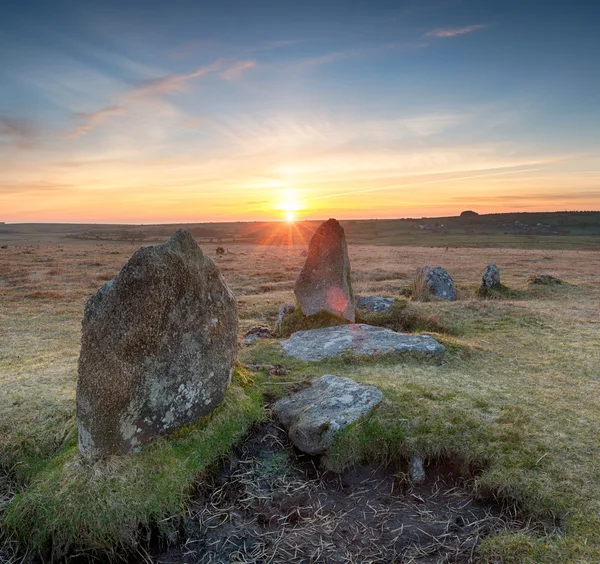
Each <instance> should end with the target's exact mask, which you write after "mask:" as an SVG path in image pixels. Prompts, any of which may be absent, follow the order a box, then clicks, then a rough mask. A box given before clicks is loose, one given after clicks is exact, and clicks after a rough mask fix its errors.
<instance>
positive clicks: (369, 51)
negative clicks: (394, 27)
mask: <svg viewBox="0 0 600 564" xmlns="http://www.w3.org/2000/svg"><path fill="white" fill-rule="evenodd" d="M428 45H429V43H427V42H426V41H422V40H421V41H408V42H388V43H380V44H376V45H369V46H366V47H362V48H360V49H342V50H339V51H333V52H331V53H326V54H324V55H318V56H315V57H310V58H308V59H305V60H303V61H300V62H299V63H298V64H297V65H293V66H292V67H291V69H292V70H293V71H294V72H296V71H302V70H312V69H313V68H315V67H319V66H322V65H329V64H333V63H339V62H342V61H353V60H361V59H366V58H369V57H377V56H380V55H384V54H387V53H392V52H397V53H402V52H406V51H416V50H417V49H423V48H425V47H428Z"/></svg>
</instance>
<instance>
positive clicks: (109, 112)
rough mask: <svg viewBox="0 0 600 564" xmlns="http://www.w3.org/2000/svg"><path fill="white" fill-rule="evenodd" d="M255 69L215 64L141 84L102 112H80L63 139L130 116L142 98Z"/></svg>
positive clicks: (234, 77)
mask: <svg viewBox="0 0 600 564" xmlns="http://www.w3.org/2000/svg"><path fill="white" fill-rule="evenodd" d="M255 66H256V61H252V60H241V61H224V60H220V59H218V60H216V61H214V62H213V63H211V64H210V65H206V66H203V67H199V68H197V69H196V70H195V71H193V72H190V73H184V74H170V75H165V76H159V77H156V78H152V79H148V80H143V81H141V82H138V83H137V84H136V85H135V86H133V87H132V88H130V89H129V90H127V91H125V92H123V93H122V94H121V96H120V98H119V101H118V103H117V104H114V105H111V106H107V107H105V108H101V109H99V110H96V111H94V112H85V113H83V112H79V113H76V114H73V118H74V119H75V120H77V121H78V122H79V125H77V126H76V127H75V128H74V129H73V130H72V131H71V132H70V133H68V134H66V135H64V136H63V139H76V138H78V137H82V136H83V135H87V134H88V133H89V132H90V131H92V130H93V129H95V128H96V127H98V126H99V125H101V124H102V123H104V122H105V121H106V120H107V119H109V118H111V117H113V116H116V115H123V114H127V113H129V112H130V110H131V109H132V107H134V105H135V103H136V102H138V101H139V100H140V99H142V98H160V97H161V96H165V95H166V94H170V93H173V92H182V91H184V90H186V88H187V87H188V83H189V82H190V81H192V80H194V79H197V78H200V77H203V76H206V75H209V74H211V73H218V75H219V76H220V77H221V78H222V79H224V80H230V81H232V80H237V79H239V78H240V77H241V76H242V74H243V73H244V72H245V71H246V70H248V69H251V68H253V67H255Z"/></svg>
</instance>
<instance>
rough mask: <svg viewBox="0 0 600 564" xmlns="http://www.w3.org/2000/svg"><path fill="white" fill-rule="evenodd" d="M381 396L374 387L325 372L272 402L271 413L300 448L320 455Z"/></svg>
mask: <svg viewBox="0 0 600 564" xmlns="http://www.w3.org/2000/svg"><path fill="white" fill-rule="evenodd" d="M382 399H383V393H382V391H381V390H380V389H379V388H376V387H375V386H363V385H361V384H357V383H356V382H354V380H350V378H341V377H338V376H333V375H331V374H326V375H325V376H321V378H314V379H313V380H312V382H311V385H310V387H308V388H305V389H303V390H300V391H299V392H296V393H294V394H292V395H290V396H287V397H285V398H282V399H280V400H278V401H277V402H276V403H275V406H274V412H275V414H276V415H277V417H278V418H279V420H280V421H281V423H282V425H283V426H284V427H285V428H286V429H287V431H288V434H289V437H290V439H291V441H292V442H293V443H294V444H295V445H296V447H298V448H299V449H300V450H301V451H303V452H307V453H309V454H313V455H315V454H324V453H325V452H326V451H327V449H328V447H329V446H330V445H331V442H332V441H333V438H334V436H335V434H336V433H337V432H338V431H339V430H340V429H343V428H344V427H346V426H347V425H349V424H350V423H353V422H354V421H356V420H358V419H360V418H361V417H363V416H365V415H367V414H368V413H369V412H370V411H371V410H372V409H373V408H374V407H375V406H376V405H378V404H379V403H380V402H381V400H382Z"/></svg>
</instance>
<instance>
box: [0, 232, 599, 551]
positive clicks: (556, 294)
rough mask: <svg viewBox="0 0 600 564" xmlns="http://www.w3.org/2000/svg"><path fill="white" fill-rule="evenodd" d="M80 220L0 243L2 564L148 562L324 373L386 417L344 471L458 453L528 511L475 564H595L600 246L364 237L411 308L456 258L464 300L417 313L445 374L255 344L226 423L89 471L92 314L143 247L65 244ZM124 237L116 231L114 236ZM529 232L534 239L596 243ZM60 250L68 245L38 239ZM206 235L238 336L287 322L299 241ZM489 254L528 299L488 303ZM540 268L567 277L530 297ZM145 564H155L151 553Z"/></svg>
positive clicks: (367, 272)
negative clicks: (271, 411)
mask: <svg viewBox="0 0 600 564" xmlns="http://www.w3.org/2000/svg"><path fill="white" fill-rule="evenodd" d="M359 223H360V224H361V225H362V224H363V223H364V224H367V225H368V226H369V228H370V227H371V226H375V227H376V228H377V229H379V230H380V231H382V232H383V231H385V229H384V228H385V227H387V228H389V231H393V229H392V227H391V226H393V225H394V222H383V221H382V222H357V225H355V226H354V229H355V231H354V234H353V231H352V229H353V228H352V226H351V227H349V228H348V231H349V237H350V239H351V240H354V239H355V238H357V237H367V234H366V230H367V228H366V227H364V225H362V227H360V225H358V224H359ZM240 225H241V226H244V225H247V224H240ZM203 227H204V226H203ZM359 227H360V229H363V230H364V231H365V233H362V234H361V231H360V229H359ZM83 228H84V227H83V226H68V227H65V226H52V228H49V227H43V228H42V227H39V226H38V227H28V228H27V229H28V230H29V231H27V230H24V229H23V227H18V226H17V227H13V226H0V229H2V230H3V231H5V232H4V233H2V235H1V236H2V237H3V239H2V245H8V246H7V248H4V249H0V522H2V523H4V525H6V527H5V528H2V529H0V561H2V559H3V558H4V559H5V561H7V562H11V561H12V562H18V561H19V560H18V559H17V554H20V555H23V553H24V551H26V550H28V549H29V550H31V551H33V552H31V554H32V555H35V554H36V551H38V550H41V552H40V553H39V554H41V555H42V556H44V557H45V558H46V559H48V558H49V556H50V555H52V554H54V556H55V557H56V558H57V559H59V560H60V559H61V558H62V557H63V556H64V555H65V552H64V551H67V552H68V554H77V553H83V554H91V555H96V556H97V557H98V558H100V560H101V561H104V560H105V559H106V558H107V555H110V554H112V555H113V556H115V555H118V554H131V551H132V550H133V551H135V550H140V551H142V550H145V549H144V547H145V546H146V545H145V544H144V540H143V539H144V538H147V537H145V536H144V535H146V534H148V531H149V530H156V529H158V530H159V531H161V533H162V534H164V535H166V536H167V537H168V536H169V535H175V537H174V538H179V537H177V535H178V534H180V533H178V532H177V531H179V529H178V527H179V525H178V523H180V522H181V521H180V519H183V517H181V516H184V517H185V518H186V519H188V518H189V513H188V509H189V506H190V504H191V503H192V500H193V499H194V497H193V496H194V495H195V494H194V492H196V491H197V486H198V483H199V482H200V484H202V480H203V476H205V475H206V474H205V473H206V472H207V471H208V469H210V468H213V467H214V465H215V463H216V462H217V461H218V460H219V458H220V457H221V456H223V455H226V454H227V453H228V452H229V451H230V449H231V448H232V446H233V445H234V444H235V443H236V442H238V441H239V440H240V439H241V438H242V437H243V436H244V434H245V433H246V432H247V430H248V429H249V428H250V426H251V425H253V424H254V423H256V422H257V421H260V420H262V419H264V417H265V416H266V414H267V413H266V411H265V407H264V400H263V398H266V397H270V398H272V397H278V396H280V395H281V394H283V393H285V391H286V390H288V389H290V388H291V387H292V386H294V385H296V384H298V383H299V382H302V381H303V380H304V379H305V378H307V377H312V376H320V375H322V374H326V373H333V374H337V375H339V376H348V377H351V378H354V379H355V380H357V381H360V382H363V383H367V384H374V385H377V386H379V387H380V388H381V389H382V390H383V392H384V395H385V403H384V405H383V406H382V408H381V409H379V410H378V411H376V412H375V414H374V415H373V416H372V417H371V418H370V419H368V420H367V421H366V422H364V424H359V425H357V426H354V427H353V428H351V429H350V431H349V432H348V433H345V434H344V435H343V436H341V437H340V438H339V441H338V443H337V446H336V450H335V453H334V455H333V456H332V458H331V459H330V460H329V461H328V462H327V464H329V465H330V467H332V468H336V469H343V468H345V467H347V466H349V465H353V464H359V463H361V462H364V461H370V462H376V463H386V464H391V465H392V467H393V468H398V469H402V468H403V466H402V464H403V461H404V460H405V459H406V457H407V456H408V455H410V454H413V453H419V454H421V455H423V456H424V457H425V458H426V459H427V460H428V461H431V462H432V463H433V462H434V461H437V460H440V459H448V458H450V459H452V460H455V461H458V462H459V463H461V464H465V465H467V466H468V467H475V468H478V469H479V470H478V472H477V474H476V475H475V476H472V477H471V479H470V481H469V482H468V490H467V491H468V492H469V493H470V494H472V495H474V496H475V497H476V498H478V499H490V498H491V499H495V500H496V501H497V502H498V503H499V504H501V505H503V506H504V507H505V508H507V510H509V511H512V512H514V513H515V515H518V516H519V518H520V519H521V521H520V523H521V524H520V525H519V527H520V528H518V529H514V528H513V529H510V530H506V531H504V532H501V533H500V534H497V535H494V536H491V537H488V538H487V539H486V540H484V542H483V544H482V545H481V546H480V547H479V548H478V549H477V551H475V552H474V554H475V560H476V561H483V562H489V563H492V562H494V563H496V562H555V563H565V562H590V563H591V562H599V561H600V503H599V501H598V500H600V467H599V466H598V453H599V452H600V376H599V366H600V344H599V340H598V335H599V332H600V286H599V284H598V273H600V252H598V251H595V252H594V251H582V250H564V249H552V248H542V249H534V250H525V249H502V248H489V249H488V248H462V247H461V248H454V247H453V245H447V246H448V247H449V248H448V249H447V250H446V246H445V245H443V244H441V245H439V246H436V247H435V248H425V245H429V244H432V243H431V241H433V240H441V239H440V238H441V237H442V236H441V235H439V234H435V235H434V234H429V233H427V234H423V232H425V231H426V230H421V229H420V228H419V230H418V231H417V230H414V237H415V238H417V239H418V238H420V237H423V239H419V240H420V242H421V245H419V246H416V245H414V246H409V245H407V246H393V245H390V244H387V245H384V244H377V245H373V244H356V243H352V244H351V245H350V249H349V251H350V258H351V263H352V277H353V281H354V282H353V283H354V287H355V290H356V292H357V293H358V294H381V295H387V296H396V297H398V298H400V293H401V291H402V290H406V289H408V288H410V285H411V280H412V277H413V275H414V272H415V270H416V268H417V267H419V266H422V265H424V264H429V265H433V266H437V265H441V266H443V267H445V268H446V269H447V270H448V271H449V272H450V273H451V275H452V276H453V277H454V278H455V280H456V283H457V288H458V297H459V299H458V301H457V302H454V303H439V302H428V303H420V302H408V305H407V307H408V308H409V309H410V311H411V312H412V314H413V315H414V316H415V317H416V318H417V319H428V320H433V321H434V324H433V325H434V327H435V331H433V334H434V336H435V337H436V338H438V339H439V340H441V341H442V342H443V343H444V344H445V345H446V347H447V354H446V357H445V359H444V361H443V362H442V363H436V362H431V361H428V362H420V361H418V360H414V359H406V360H399V361H398V360H394V359H386V358H381V359H375V360H369V361H365V360H364V359H354V358H345V359H342V360H333V361H323V362H321V363H317V364H309V363H303V362H300V361H292V360H291V359H289V358H286V357H284V356H283V355H282V354H281V351H280V350H279V348H278V345H277V343H276V342H275V341H272V340H267V341H265V342H262V343H259V344H257V345H255V346H252V347H248V348H243V349H241V350H240V359H241V361H242V363H243V364H244V365H245V366H246V367H247V368H245V369H242V370H241V372H239V374H238V376H237V377H236V379H235V380H234V384H233V385H232V387H231V389H230V390H229V392H228V395H227V399H226V401H225V403H224V404H223V406H222V407H221V408H219V409H218V410H217V412H215V415H214V416H212V417H209V418H207V419H206V420H203V421H202V422H200V423H199V424H198V425H197V426H193V427H191V428H189V429H184V430H183V431H182V432H180V433H178V434H176V436H175V437H173V438H171V439H168V440H165V439H160V440H158V441H156V442H155V443H154V444H152V445H150V446H148V447H146V448H144V449H143V452H142V453H140V454H139V455H136V456H134V457H130V458H128V459H125V460H119V459H113V460H110V461H108V462H106V463H97V464H93V465H90V464H87V463H86V462H85V461H82V460H81V458H80V457H79V454H78V451H77V446H76V440H77V432H76V426H75V401H74V400H75V384H76V376H77V359H78V355H79V339H80V323H81V318H82V312H83V307H84V304H85V302H86V300H87V299H88V297H89V296H90V295H91V294H92V293H94V292H95V291H96V290H97V289H98V287H99V286H100V285H101V284H103V283H104V282H106V281H107V280H109V279H111V278H112V277H113V276H114V275H115V274H116V273H117V272H118V271H119V269H120V268H121V267H122V266H123V265H124V264H125V262H126V261H127V260H128V258H129V257H130V256H131V254H132V253H133V252H134V250H135V249H136V248H137V247H139V244H140V243H139V242H135V243H132V242H129V241H120V242H115V241H108V240H106V239H101V240H93V241H90V240H85V239H78V238H77V239H73V238H71V237H66V235H73V234H77V233H79V231H78V229H83ZM241 228H242V227H239V229H241ZM244 228H246V227H244ZM271 228H272V226H271ZM594 228H597V227H594ZM19 229H21V231H19ZM85 229H86V230H90V229H91V227H90V226H85ZM98 229H100V228H98ZM102 229H107V230H108V229H109V227H108V226H106V227H103V228H102ZM120 229H121V228H119V229H117V230H116V231H115V227H114V226H110V230H111V232H112V233H114V232H121V231H120ZM129 229H134V228H132V227H123V228H122V230H123V232H126V231H127V230H129ZM135 229H139V228H138V227H136V228H135ZM153 229H158V228H154V227H152V228H149V230H150V231H151V230H153ZM160 229H162V230H164V232H165V235H164V236H161V237H159V236H158V235H152V237H156V238H157V239H160V240H161V241H164V240H165V239H166V236H167V235H170V234H171V232H172V230H173V227H172V226H168V227H164V226H163V227H161V228H160ZM223 229H225V228H224V227H223ZM285 229H286V230H287V229H288V227H287V226H285ZM589 230H590V231H593V229H592V228H591V227H589ZM6 231H10V233H6ZM100 231H101V230H100ZM86 232H87V231H86ZM265 233H266V232H265ZM265 233H263V234H262V235H261V237H262V236H264V235H265ZM390 236H392V235H390ZM35 237H38V239H35ZM426 237H432V238H433V237H437V238H438V239H431V241H429V242H426V241H425V238H426ZM462 237H463V236H462V235H460V236H459V235H456V243H455V245H456V246H459V247H460V243H459V242H460V241H462V244H464V245H468V244H469V242H470V241H472V239H469V238H468V237H466V236H465V238H462ZM480 237H481V238H482V240H483V239H485V237H488V236H486V235H480ZM492 237H499V239H498V240H503V239H502V237H507V239H506V240H513V239H514V241H519V240H521V239H520V238H521V237H523V241H526V240H527V236H521V235H515V234H512V235H511V236H510V237H509V236H508V235H507V236H504V235H502V236H499V235H489V238H488V239H487V241H488V243H489V242H490V241H493V240H495V239H490V238H492ZM533 237H534V238H535V241H537V242H538V244H541V243H542V242H544V241H555V242H556V241H557V240H558V239H560V240H563V239H564V240H565V241H567V240H568V241H570V242H571V243H573V242H575V241H578V240H579V238H583V239H585V238H588V239H589V240H590V241H592V240H594V236H592V235H588V236H586V235H581V234H574V235H560V236H556V235H534V236H533ZM25 238H29V239H27V242H26V243H25V241H24V239H25ZM511 238H512V239H511ZM557 238H558V239H557ZM561 238H562V239H561ZM48 239H52V240H53V241H54V242H53V243H52V244H49V245H48V244H43V243H42V241H48ZM38 240H39V241H40V243H39V244H38V243H37V241H38ZM448 240H450V239H448ZM6 241H10V243H7V242H6ZM208 241H209V242H208V243H203V244H202V246H203V247H204V248H205V250H207V252H208V253H209V254H210V255H211V256H212V257H213V259H214V260H215V262H216V263H217V264H218V266H219V268H220V269H221V272H222V274H223V276H224V277H225V279H226V280H227V282H228V284H229V285H230V286H231V288H232V290H233V292H234V294H235V295H236V297H237V299H238V306H239V316H240V336H242V335H243V333H244V332H245V331H246V330H247V329H248V328H249V327H250V326H252V325H255V324H272V323H273V322H274V320H275V319H276V316H277V311H278V308H279V306H280V305H281V304H284V303H292V301H293V294H292V289H293V284H294V279H295V277H296V276H297V274H298V272H299V270H300V268H301V265H302V262H303V260H304V259H303V258H302V256H301V251H302V250H303V249H304V248H305V245H304V243H302V244H297V245H294V246H284V245H281V244H277V245H274V246H270V247H269V246H264V245H258V244H249V243H247V242H246V243H242V242H239V243H237V242H236V243H231V242H227V243H226V244H225V245H224V246H225V247H226V248H227V252H226V254H224V255H222V256H216V255H215V252H214V247H215V246H216V244H217V241H216V240H213V242H212V243H210V238H209V239H208ZM398 241H399V239H398ZM378 243H379V242H378ZM588 246H589V247H592V246H593V245H591V244H590V245H588ZM596 246H598V245H596ZM491 262H494V263H496V264H498V266H499V267H500V269H501V271H502V278H503V282H504V283H505V284H506V285H507V286H508V287H509V288H510V289H512V290H513V291H514V292H513V294H512V297H511V299H496V300H482V299H480V298H477V297H476V296H475V290H476V289H477V287H478V285H479V283H480V279H481V274H482V272H483V269H484V267H485V265H486V264H488V263H491ZM538 273H548V274H552V275H554V276H557V277H559V278H561V279H563V280H564V281H565V282H566V284H564V285H562V286H559V287H536V286H530V285H529V284H528V278H529V276H531V275H534V274H538ZM273 366H277V367H278V370H279V371H280V373H278V374H279V375H277V374H275V375H273V373H272V368H273ZM425 517H426V516H425ZM169 538H171V537H169ZM177 542H179V543H183V542H185V538H183V540H179V541H177ZM50 547H51V548H52V550H53V551H54V552H53V553H50V552H48V550H49V548H50ZM146 548H147V547H146ZM187 549H189V550H190V551H191V550H193V549H194V545H193V544H190V545H189V546H188V548H186V550H187ZM19 550H20V551H21V552H20V553H19V552H17V551H19ZM265 550H266V549H265ZM127 551H130V552H127ZM137 554H138V558H139V554H140V553H137ZM11 558H12V559H13V560H11ZM144 561H146V562H157V560H156V559H154V557H152V556H151V555H150V556H149V555H146V556H145V557H144ZM295 561H297V560H294V559H293V558H290V559H289V562H295ZM464 561H468V560H464Z"/></svg>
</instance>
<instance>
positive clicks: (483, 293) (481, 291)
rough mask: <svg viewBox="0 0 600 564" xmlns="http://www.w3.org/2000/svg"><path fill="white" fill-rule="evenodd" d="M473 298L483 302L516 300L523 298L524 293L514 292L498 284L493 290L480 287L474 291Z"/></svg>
mask: <svg viewBox="0 0 600 564" xmlns="http://www.w3.org/2000/svg"><path fill="white" fill-rule="evenodd" d="M475 296H476V297H478V298H482V299H485V300H517V299H520V298H523V297H524V296H525V293H524V292H523V291H522V290H521V291H520V290H514V289H512V288H509V287H508V286H505V285H504V284H498V285H497V286H494V287H493V288H485V287H483V286H480V287H479V288H477V290H475Z"/></svg>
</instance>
